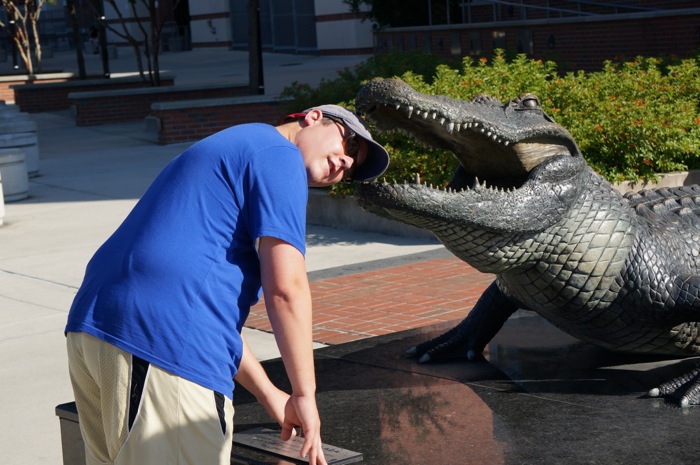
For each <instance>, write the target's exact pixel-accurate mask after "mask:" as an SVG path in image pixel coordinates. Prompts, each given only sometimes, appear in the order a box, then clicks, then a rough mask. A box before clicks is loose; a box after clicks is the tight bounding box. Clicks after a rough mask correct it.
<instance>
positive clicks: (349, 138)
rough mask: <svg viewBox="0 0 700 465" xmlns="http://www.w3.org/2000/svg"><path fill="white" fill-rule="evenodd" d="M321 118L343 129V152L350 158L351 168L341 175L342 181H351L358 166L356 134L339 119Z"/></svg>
mask: <svg viewBox="0 0 700 465" xmlns="http://www.w3.org/2000/svg"><path fill="white" fill-rule="evenodd" d="M323 116H324V118H328V119H329V120H331V121H333V122H334V123H336V124H337V125H339V126H342V127H343V128H344V129H345V132H344V134H343V150H344V151H345V155H347V156H348V157H350V158H352V160H353V163H352V167H351V168H350V169H349V170H347V171H345V174H344V175H343V180H344V181H352V175H353V173H354V172H355V168H356V167H357V165H358V163H357V154H358V153H359V152H360V143H359V141H358V140H357V134H355V131H353V130H352V129H350V128H349V127H347V126H346V125H345V123H344V122H343V121H342V120H341V119H338V118H336V117H333V116H328V115H323Z"/></svg>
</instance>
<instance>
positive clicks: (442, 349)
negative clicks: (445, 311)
mask: <svg viewBox="0 0 700 465" xmlns="http://www.w3.org/2000/svg"><path fill="white" fill-rule="evenodd" d="M465 322H466V320H464V321H463V322H462V323H460V324H459V325H457V326H455V327H454V328H452V329H451V330H449V331H447V332H446V333H445V334H443V335H441V336H438V337H436V338H435V339H432V340H430V341H426V342H423V343H421V344H419V345H417V346H415V347H411V348H410V349H408V350H407V351H406V355H407V356H408V357H418V363H428V362H434V361H438V360H446V359H450V358H464V357H466V358H467V359H468V360H470V361H472V360H474V359H475V358H476V355H477V351H476V350H475V349H474V347H471V346H472V345H471V344H469V340H470V338H469V337H468V336H467V335H466V334H465V333H464V329H463V328H462V327H463V326H466V325H465ZM482 348H483V347H482ZM479 352H480V351H479Z"/></svg>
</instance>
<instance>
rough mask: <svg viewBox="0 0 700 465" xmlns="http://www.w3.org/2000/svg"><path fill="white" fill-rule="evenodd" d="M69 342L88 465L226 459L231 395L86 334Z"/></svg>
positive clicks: (202, 464) (195, 464)
mask: <svg viewBox="0 0 700 465" xmlns="http://www.w3.org/2000/svg"><path fill="white" fill-rule="evenodd" d="M67 340H68V342H67V344H68V366H69V370H70V378H71V383H72V385H73V392H74V394H75V403H76V406H77V408H78V415H79V419H80V430H81V432H82V435H83V439H84V441H85V452H86V457H87V463H88V464H89V465H93V464H99V463H108V464H115V465H144V464H183V465H184V464H191V465H209V464H221V465H224V464H226V465H229V464H230V463H231V446H232V438H233V403H232V402H231V399H230V398H229V397H225V396H223V395H222V394H219V393H216V392H214V391H212V390H210V389H206V388H204V387H202V386H199V385H197V384H195V383H192V382H190V381H187V380H185V379H182V378H180V377H178V376H175V375H173V374H171V373H168V372H166V371H164V370H162V369H160V368H158V367H157V366H155V365H151V364H149V363H148V362H145V361H143V360H141V359H139V358H138V357H135V356H132V355H131V354H129V353H127V352H124V351H123V350H121V349H119V348H117V347H115V346H113V345H111V344H108V343H106V342H104V341H101V340H99V339H97V338H95V337H93V336H90V335H88V334H86V333H68V337H67Z"/></svg>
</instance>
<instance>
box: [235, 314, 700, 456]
mask: <svg viewBox="0 0 700 465" xmlns="http://www.w3.org/2000/svg"><path fill="white" fill-rule="evenodd" d="M451 326H452V324H450V325H444V326H441V327H436V326H433V327H427V328H423V329H419V330H412V331H407V332H403V333H396V334H392V335H388V336H383V337H377V338H371V339H365V340H361V341H357V342H354V343H349V344H343V345H339V346H333V347H328V348H325V349H321V350H319V351H317V378H318V402H319V409H320V411H321V419H322V421H323V440H324V442H325V443H328V444H332V445H334V446H338V447H342V448H345V449H350V450H353V451H358V452H361V453H362V454H363V456H364V462H363V463H368V464H377V465H381V464H387V465H399V464H401V465H410V464H416V465H425V464H447V465H451V464H467V465H468V464H480V465H482V464H518V465H524V464H533V465H534V464H537V465H542V464H566V465H574V464H605V465H612V464H625V465H627V464H634V465H646V464H649V465H652V464H654V465H656V464H674V465H679V464H691V463H693V464H695V463H696V462H697V461H698V459H699V458H700V438H698V431H700V408H697V407H691V408H689V409H680V408H678V407H676V406H675V405H674V404H673V403H670V402H667V401H663V400H659V399H650V398H646V397H645V395H644V393H645V392H646V391H647V390H648V389H649V388H651V387H654V386H656V385H658V384H659V383H661V382H663V381H665V380H667V379H669V378H670V377H673V376H676V375H679V374H681V373H682V372H684V371H688V370H689V369H690V367H691V366H693V365H694V364H695V363H696V362H697V360H696V359H690V360H672V361H669V360H662V359H659V358H654V357H647V356H629V355H620V354H614V353H611V352H608V351H605V350H603V349H599V348H597V347H594V346H591V345H588V344H584V343H581V342H578V341H576V340H575V339H572V338H570V337H569V336H567V335H565V334H564V333H562V332H561V331H559V330H557V329H555V328H553V327H552V326H551V325H549V324H548V323H546V322H545V321H544V320H542V319H541V318H539V317H538V316H536V315H534V314H531V313H529V312H519V313H518V314H516V315H515V316H514V317H513V318H511V319H510V320H509V321H508V322H507V323H506V325H505V327H504V328H503V329H502V330H501V332H500V333H499V334H498V335H497V337H496V338H495V339H494V341H493V342H492V343H491V344H490V345H489V348H488V353H487V354H486V359H485V360H481V361H479V362H474V363H467V362H465V361H452V362H445V363H439V364H430V365H418V364H417V363H416V362H415V360H412V359H407V358H405V357H404V356H403V352H404V350H405V349H406V348H408V347H410V346H413V345H415V344H416V343H418V342H422V341H424V340H426V339H428V338H431V337H433V336H436V335H438V334H440V333H442V332H443V331H444V330H445V329H447V328H449V327H451ZM265 366H266V369H267V370H268V372H269V374H270V376H271V378H273V380H275V382H276V383H277V384H278V385H279V386H281V387H285V388H287V384H286V380H285V376H284V370H283V367H282V365H281V363H280V362H279V361H270V362H266V363H265ZM235 405H236V418H235V424H236V430H237V431H241V430H246V429H249V428H254V427H258V426H267V427H271V428H276V425H274V424H272V423H271V422H270V419H269V417H267V415H266V414H265V412H264V410H263V409H262V408H261V407H260V405H259V404H257V403H256V402H255V401H254V399H253V398H252V397H251V396H250V395H249V394H248V393H246V392H245V391H244V390H242V389H241V390H240V392H237V393H236V399H235ZM234 449H235V450H234V460H233V463H240V464H275V465H279V464H286V463H293V462H289V461H286V460H279V459H276V458H273V457H270V456H265V455H264V454H260V453H257V452H253V451H252V450H249V449H247V448H244V447H234Z"/></svg>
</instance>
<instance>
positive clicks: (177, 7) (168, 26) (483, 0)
mask: <svg viewBox="0 0 700 465" xmlns="http://www.w3.org/2000/svg"><path fill="white" fill-rule="evenodd" d="M258 1H259V18H260V32H261V34H260V35H261V45H262V48H263V50H265V51H272V52H284V53H303V54H321V55H324V54H325V55H331V54H335V55H337V54H369V53H375V52H384V51H391V50H423V51H425V52H428V53H431V54H436V55H444V56H473V57H489V56H491V55H492V54H493V51H494V50H495V49H504V50H506V51H509V52H519V53H525V54H526V55H528V56H529V57H531V58H540V59H551V60H554V61H556V62H557V63H558V64H559V66H560V69H562V70H578V69H584V70H595V69H598V68H600V66H601V65H602V63H603V61H604V60H614V59H630V58H633V57H634V56H637V55H647V56H671V55H676V56H680V57H684V56H690V55H693V54H695V53H697V52H698V51H700V2H698V0H613V1H602V0H426V1H425V3H422V2H417V3H416V2H414V4H418V5H421V6H422V5H425V7H424V8H422V9H421V10H423V9H424V11H417V12H416V14H415V16H417V17H418V20H419V21H418V22H421V18H422V17H424V21H422V23H423V25H419V26H413V27H394V28H391V27H388V28H377V27H376V25H374V24H373V23H372V22H371V21H369V20H367V19H366V15H365V14H363V13H360V14H353V13H350V11H349V7H348V6H347V5H346V4H345V3H344V2H343V1H342V0H258ZM76 2H77V4H78V7H79V10H80V12H81V22H82V24H83V29H84V30H85V31H87V29H88V28H89V27H90V26H91V25H92V24H91V21H92V22H93V23H94V21H95V14H94V13H95V12H96V11H98V10H99V9H100V8H101V9H102V10H103V11H104V16H105V21H106V22H107V23H111V25H113V26H116V25H117V23H119V19H118V17H119V15H118V14H117V12H115V11H114V9H113V8H112V7H110V5H109V3H108V2H106V1H105V0H76ZM64 3H65V1H64ZM115 4H116V5H117V8H118V9H120V11H121V14H122V15H123V16H127V17H129V18H131V19H128V20H127V27H130V28H132V30H134V31H136V29H137V27H138V25H137V23H136V21H134V20H133V16H131V12H130V7H129V5H130V2H129V0H115ZM137 4H139V3H138V2H137ZM157 4H158V14H159V16H160V18H161V20H162V21H164V27H163V35H162V41H161V44H162V45H161V46H162V47H163V50H164V51H171V50H189V49H193V48H212V47H214V48H216V47H221V48H227V49H240V50H246V49H248V41H249V39H248V24H249V20H250V18H249V16H250V15H249V11H248V4H249V1H248V0H197V1H194V0H180V1H176V0H159V1H158V2H157ZM45 10H46V11H45V13H43V15H44V16H42V23H43V26H44V30H43V31H42V34H45V35H46V36H47V37H54V38H56V39H55V41H56V42H59V41H62V43H70V41H71V34H69V33H66V32H65V31H66V30H67V29H68V28H67V27H66V24H68V20H67V14H65V5H63V6H61V5H58V6H49V5H46V6H45ZM137 15H138V16H140V17H143V18H147V17H148V13H147V11H145V9H143V8H142V9H141V10H137ZM44 18H45V19H44ZM120 26H121V25H120ZM61 28H63V29H62V31H63V32H60V31H61ZM47 29H48V30H47ZM57 31H59V32H57ZM135 35H136V34H135ZM59 37H62V39H58V38H59ZM108 42H109V43H110V44H112V45H117V46H126V45H127V43H126V42H125V41H124V39H123V38H120V37H119V36H118V35H117V34H115V33H113V32H108ZM57 48H59V49H60V48H61V47H60V46H58V47H57Z"/></svg>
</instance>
